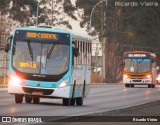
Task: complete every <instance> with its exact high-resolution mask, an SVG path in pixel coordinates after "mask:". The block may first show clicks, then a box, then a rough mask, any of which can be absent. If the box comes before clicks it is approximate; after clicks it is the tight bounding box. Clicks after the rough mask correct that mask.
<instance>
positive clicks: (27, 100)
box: [25, 95, 32, 103]
mask: <svg viewBox="0 0 160 125" xmlns="http://www.w3.org/2000/svg"><path fill="white" fill-rule="evenodd" d="M25 102H26V103H31V102H32V97H30V96H27V95H26V96H25Z"/></svg>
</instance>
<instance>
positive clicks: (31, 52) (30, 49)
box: [27, 41, 33, 64]
mask: <svg viewBox="0 0 160 125" xmlns="http://www.w3.org/2000/svg"><path fill="white" fill-rule="evenodd" d="M27 45H28V50H29V54H30V57H31V59H32V64H33V51H32V48H31V43H30V41H28V42H27Z"/></svg>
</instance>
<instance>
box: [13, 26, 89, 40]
mask: <svg viewBox="0 0 160 125" xmlns="http://www.w3.org/2000/svg"><path fill="white" fill-rule="evenodd" d="M15 30H32V31H46V32H57V33H68V34H70V35H72V37H73V39H81V40H87V41H91V37H90V36H88V35H82V34H77V33H74V32H73V31H72V30H69V29H61V28H57V27H50V26H38V27H37V26H30V27H19V28H15V29H14V31H15Z"/></svg>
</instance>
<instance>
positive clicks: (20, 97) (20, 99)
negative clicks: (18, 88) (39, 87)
mask: <svg viewBox="0 0 160 125" xmlns="http://www.w3.org/2000/svg"><path fill="white" fill-rule="evenodd" d="M15 102H16V103H22V102H23V95H21V94H15Z"/></svg>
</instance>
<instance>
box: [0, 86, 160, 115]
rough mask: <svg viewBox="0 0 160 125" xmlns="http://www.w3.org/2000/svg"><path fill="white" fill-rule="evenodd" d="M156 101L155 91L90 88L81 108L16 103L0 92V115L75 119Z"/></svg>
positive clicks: (158, 92)
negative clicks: (70, 117) (68, 117)
mask: <svg viewBox="0 0 160 125" xmlns="http://www.w3.org/2000/svg"><path fill="white" fill-rule="evenodd" d="M157 100H160V86H157V87H156V88H144V87H143V88H140V87H135V88H125V87H124V85H116V84H114V85H92V87H91V89H90V93H89V95H88V97H87V98H85V100H84V106H63V105H62V100H61V99H41V102H40V104H26V103H25V102H23V103H22V104H16V103H15V101H14V96H13V95H9V94H8V93H7V92H6V91H0V116H7V115H8V116H11V115H13V116H78V115H86V114H90V113H98V112H104V111H111V110H115V109H122V108H127V107H131V106H136V105H140V104H145V103H148V102H154V101H157Z"/></svg>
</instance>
